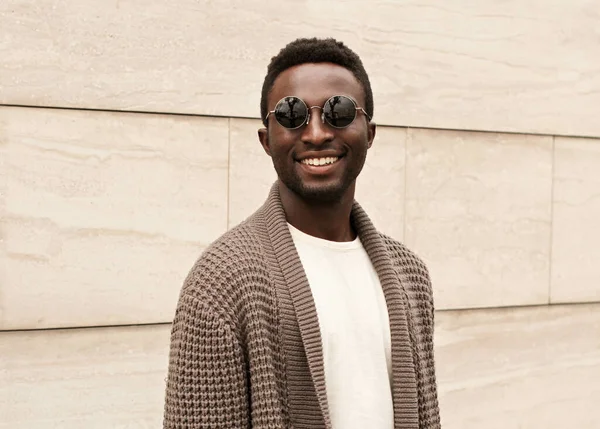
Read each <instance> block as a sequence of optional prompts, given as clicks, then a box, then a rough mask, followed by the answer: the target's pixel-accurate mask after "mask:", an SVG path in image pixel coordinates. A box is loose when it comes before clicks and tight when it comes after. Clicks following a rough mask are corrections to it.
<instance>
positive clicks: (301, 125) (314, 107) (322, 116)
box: [265, 94, 371, 130]
mask: <svg viewBox="0 0 600 429" xmlns="http://www.w3.org/2000/svg"><path fill="white" fill-rule="evenodd" d="M291 97H293V98H296V99H297V100H299V101H300V102H301V103H302V104H304V107H306V111H307V115H306V120H305V121H304V122H302V123H301V124H300V125H298V126H297V127H293V128H291V127H286V126H285V125H283V124H282V123H281V122H279V121H278V120H277V116H275V121H277V123H278V124H279V125H281V126H282V127H283V128H285V129H287V130H297V129H298V128H302V127H303V126H304V125H307V124H308V123H309V122H310V117H311V110H312V109H321V122H323V123H324V124H327V125H329V126H330V127H331V128H335V129H338V130H342V129H344V128H348V127H349V126H350V125H352V123H353V122H354V121H355V120H356V116H358V115H357V114H356V113H355V114H354V118H352V120H351V121H350V123H349V124H348V125H346V126H344V127H336V126H335V125H332V124H330V123H329V121H327V120H326V119H325V111H324V109H325V106H326V105H327V103H328V102H329V100H331V99H332V98H334V97H344V98H347V99H348V100H350V101H351V102H352V104H354V109H355V112H356V111H360V112H363V114H364V115H365V116H366V117H367V119H368V120H369V122H371V117H370V116H369V114H368V113H367V112H366V111H365V109H363V108H362V107H360V106H358V104H357V103H356V101H355V100H354V99H353V98H352V97H350V96H349V95H342V94H336V95H332V96H331V97H329V98H328V99H327V100H325V103H323V106H310V107H308V105H307V104H306V102H305V101H304V100H303V99H301V98H300V97H296V96H295V95H286V96H285V97H283V98H282V99H281V100H279V101H278V102H277V104H275V109H274V110H271V111H269V112H268V113H267V116H265V122H266V123H267V124H268V120H269V116H271V114H273V115H274V114H275V111H276V110H277V106H279V104H280V103H281V102H283V100H285V99H286V98H291Z"/></svg>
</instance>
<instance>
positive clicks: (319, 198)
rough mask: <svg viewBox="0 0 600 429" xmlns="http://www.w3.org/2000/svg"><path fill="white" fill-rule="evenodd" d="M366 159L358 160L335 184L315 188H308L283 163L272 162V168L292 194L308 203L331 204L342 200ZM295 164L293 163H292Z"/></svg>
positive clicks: (295, 173)
mask: <svg viewBox="0 0 600 429" xmlns="http://www.w3.org/2000/svg"><path fill="white" fill-rule="evenodd" d="M365 159H366V153H365V156H364V157H363V158H362V159H361V160H359V162H358V165H356V166H355V167H354V168H349V169H347V170H346V171H344V174H343V175H342V177H341V179H340V180H339V181H337V182H332V183H328V184H318V185H317V186H309V185H307V184H306V183H304V182H303V181H302V179H301V178H300V176H299V175H298V173H297V172H296V170H295V168H294V169H291V171H290V170H289V169H287V168H286V167H285V162H281V160H279V161H280V162H277V160H275V159H274V160H273V161H274V162H273V166H274V167H275V171H276V172H277V176H278V177H279V180H280V181H281V182H282V183H283V184H284V185H285V186H286V187H287V188H288V189H289V190H290V191H292V192H293V193H294V194H296V195H297V196H299V197H300V198H301V199H303V200H304V201H306V202H308V203H314V204H332V203H337V202H340V201H341V200H342V198H343V197H344V195H345V194H346V192H347V190H348V188H350V186H352V185H353V184H354V183H355V181H356V178H357V177H358V175H359V174H360V172H361V170H362V168H363V166H364V163H365ZM294 162H295V161H294Z"/></svg>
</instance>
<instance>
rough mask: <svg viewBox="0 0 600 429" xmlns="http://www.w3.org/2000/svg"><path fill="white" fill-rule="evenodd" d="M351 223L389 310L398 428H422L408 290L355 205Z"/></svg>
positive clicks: (366, 219) (368, 222)
mask: <svg viewBox="0 0 600 429" xmlns="http://www.w3.org/2000/svg"><path fill="white" fill-rule="evenodd" d="M352 222H353V225H354V227H355V228H356V230H357V232H358V236H359V237H360V241H361V243H362V245H363V247H364V248H365V250H366V251H367V254H368V255H369V258H370V259H371V263H372V264H373V267H374V268H375V271H376V272H377V275H378V277H379V281H380V283H381V288H382V289H383V294H384V296H385V300H386V303H387V308H388V315H389V321H390V333H391V337H392V387H393V389H392V393H393V399H394V427H395V429H418V428H419V405H418V395H417V379H416V372H415V362H414V358H413V356H414V344H413V342H412V340H411V336H410V326H409V320H408V318H409V317H410V313H409V308H408V300H407V299H406V290H405V289H404V286H403V285H402V283H401V282H400V279H399V277H398V274H397V273H396V271H395V270H394V266H393V264H392V259H391V257H390V255H389V252H388V250H387V248H386V246H385V244H384V243H383V239H382V237H381V235H380V234H379V233H378V232H377V230H376V229H375V227H374V226H373V224H372V223H371V221H370V220H369V217H368V216H367V214H366V213H365V211H364V210H363V209H362V208H361V206H360V205H359V204H358V203H357V202H355V203H354V206H353V207H352Z"/></svg>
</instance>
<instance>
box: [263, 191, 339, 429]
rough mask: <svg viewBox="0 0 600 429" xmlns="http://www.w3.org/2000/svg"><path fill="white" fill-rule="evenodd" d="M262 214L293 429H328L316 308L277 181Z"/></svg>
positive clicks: (264, 239)
mask: <svg viewBox="0 0 600 429" xmlns="http://www.w3.org/2000/svg"><path fill="white" fill-rule="evenodd" d="M259 214H261V215H262V218H263V225H262V228H261V229H262V230H263V233H262V234H260V236H261V237H262V238H261V240H262V241H263V246H264V248H265V250H266V252H265V253H267V254H268V259H269V261H268V262H269V264H270V266H271V274H272V277H273V281H274V283H275V288H276V294H277V300H278V306H279V315H280V324H281V330H282V342H283V347H284V353H285V360H286V374H287V387H288V405H289V414H290V421H291V424H292V427H293V428H294V429H300V428H305V429H313V428H315V429H320V428H323V429H330V428H331V422H330V419H329V411H328V405H327V393H326V389H325V371H324V367H323V347H322V343H321V333H320V330H319V321H318V318H317V310H316V307H315V304H314V300H313V296H312V293H311V290H310V287H309V284H308V280H307V278H306V275H305V273H304V268H303V267H302V263H301V262H300V257H299V256H298V253H297V251H296V247H295V245H294V242H293V240H292V236H291V234H290V231H289V227H288V225H287V221H286V218H285V213H284V211H283V206H282V205H281V200H280V197H279V188H278V182H275V184H274V185H273V187H272V188H271V192H270V194H269V198H268V199H267V202H266V203H265V205H264V206H263V207H262V208H261V210H260V211H259ZM307 375H309V376H307Z"/></svg>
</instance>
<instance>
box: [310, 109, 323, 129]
mask: <svg viewBox="0 0 600 429" xmlns="http://www.w3.org/2000/svg"><path fill="white" fill-rule="evenodd" d="M312 109H320V110H321V122H322V123H325V112H323V107H321V106H310V107H309V108H308V116H307V117H306V125H308V124H310V118H311V117H312Z"/></svg>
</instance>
